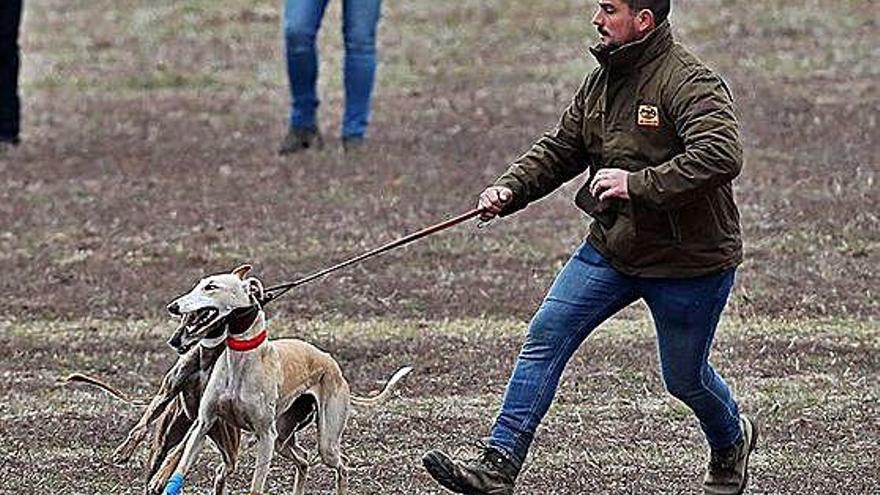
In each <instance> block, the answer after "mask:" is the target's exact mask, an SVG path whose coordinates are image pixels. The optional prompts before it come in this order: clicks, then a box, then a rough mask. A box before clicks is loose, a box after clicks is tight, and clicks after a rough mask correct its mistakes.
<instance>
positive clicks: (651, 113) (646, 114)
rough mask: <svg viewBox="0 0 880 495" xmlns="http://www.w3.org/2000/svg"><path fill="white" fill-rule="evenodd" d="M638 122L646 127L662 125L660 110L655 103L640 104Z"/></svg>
mask: <svg viewBox="0 0 880 495" xmlns="http://www.w3.org/2000/svg"><path fill="white" fill-rule="evenodd" d="M638 124H639V125H641V126H645V127H660V110H658V109H657V107H655V106H654V105H639V120H638Z"/></svg>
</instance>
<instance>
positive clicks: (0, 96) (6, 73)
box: [0, 0, 22, 143]
mask: <svg viewBox="0 0 880 495" xmlns="http://www.w3.org/2000/svg"><path fill="white" fill-rule="evenodd" d="M21 10H22V0H3V1H2V2H0V142H5V143H17V142H18V138H19V128H20V119H21V103H20V101H19V97H18V72H19V66H20V55H19V46H18V31H19V27H20V24H21Z"/></svg>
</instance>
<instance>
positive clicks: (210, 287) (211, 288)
mask: <svg viewBox="0 0 880 495" xmlns="http://www.w3.org/2000/svg"><path fill="white" fill-rule="evenodd" d="M219 288H220V287H218V286H217V284H208V285H206V286H205V287H204V288H203V289H202V290H204V291H207V292H210V291H212V290H217V289H219Z"/></svg>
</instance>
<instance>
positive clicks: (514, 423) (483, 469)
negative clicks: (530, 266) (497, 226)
mask: <svg viewBox="0 0 880 495" xmlns="http://www.w3.org/2000/svg"><path fill="white" fill-rule="evenodd" d="M598 4H599V7H598V10H597V12H596V14H595V16H594V17H593V24H594V25H595V26H596V28H597V29H598V31H599V34H600V35H601V40H600V42H599V44H598V45H596V46H595V47H593V48H591V51H592V53H593V55H594V56H595V57H596V59H597V60H598V61H599V66H598V67H597V68H596V69H595V70H594V71H593V72H592V73H591V74H590V75H589V76H587V78H586V80H585V81H584V83H583V84H582V85H581V87H580V89H579V90H578V91H577V93H576V94H575V96H574V99H573V100H572V102H571V103H570V105H569V106H568V108H567V109H566V110H565V112H564V113H563V115H562V117H561V119H560V121H559V124H558V125H557V126H556V128H555V129H554V130H553V131H552V132H549V133H547V134H546V135H544V136H543V137H541V138H540V139H539V140H538V141H537V142H536V143H535V144H534V145H533V146H532V147H531V149H530V150H529V151H528V152H526V153H525V154H524V155H523V156H521V157H520V158H519V159H517V160H516V161H515V162H514V163H513V164H512V165H511V166H510V167H509V168H508V170H507V172H506V173H505V174H503V175H502V176H501V177H500V178H499V179H498V180H497V181H496V182H495V184H494V185H493V186H491V187H489V188H487V189H486V190H485V191H483V193H482V194H481V196H480V200H479V205H480V207H482V208H484V209H485V213H484V215H483V218H484V219H486V220H488V219H491V218H493V217H494V216H496V215H509V214H511V213H513V212H515V211H518V210H519V209H522V208H524V207H526V205H528V204H529V203H531V202H532V201H535V200H537V199H539V198H541V197H543V196H545V195H547V194H549V193H550V192H551V191H553V190H555V189H556V188H558V187H559V186H560V185H562V184H563V183H565V182H566V181H568V180H570V179H572V178H574V177H576V176H578V175H580V174H582V173H584V172H588V173H589V179H588V181H587V182H586V183H585V185H584V187H583V188H581V190H580V191H579V192H578V193H577V195H576V198H575V203H576V204H577V206H578V207H580V208H581V209H582V210H583V211H584V212H586V213H587V214H588V215H590V216H591V217H592V218H593V222H592V224H591V226H590V231H589V235H588V236H587V239H586V242H585V243H584V244H583V245H582V246H581V247H580V248H579V249H578V250H577V251H576V252H575V253H574V255H573V256H572V257H571V259H570V260H569V261H568V263H567V264H566V265H565V267H564V268H563V269H562V271H561V272H560V273H559V274H558V275H557V278H556V280H555V281H554V283H553V285H552V287H551V288H550V291H549V293H548V294H547V296H546V298H545V300H544V302H543V303H542V305H541V307H540V308H539V309H538V311H537V313H536V314H535V316H534V318H533V319H532V322H531V324H530V325H529V331H528V335H527V337H526V340H525V343H524V344H523V347H522V350H521V352H520V354H519V356H518V358H517V361H516V365H515V368H514V370H513V373H512V375H511V377H510V381H509V382H508V385H507V391H506V393H505V396H504V400H503V404H502V406H501V410H500V412H499V414H498V417H497V419H496V421H495V424H494V426H493V428H492V430H491V434H490V437H489V440H488V444H487V445H486V447H485V448H484V451H483V452H482V454H481V455H480V456H479V457H478V458H476V459H473V460H470V461H461V460H454V459H452V458H450V457H449V456H447V455H446V454H444V453H443V452H441V451H439V450H432V451H430V452H428V453H427V454H425V456H424V458H423V462H424V464H425V467H426V468H427V470H428V472H429V473H430V474H431V475H432V476H433V477H434V479H436V480H437V481H438V482H439V483H440V484H442V485H443V486H445V487H446V488H448V489H450V490H452V491H455V492H457V493H467V494H512V493H513V487H514V482H515V480H516V477H517V475H518V474H519V471H520V468H521V466H522V464H523V462H524V461H525V458H526V454H527V452H528V449H529V446H530V445H531V442H532V440H533V437H534V433H535V431H536V429H537V427H538V424H539V423H540V421H541V419H542V418H543V417H544V414H545V413H546V412H547V409H548V408H549V406H550V403H551V402H552V400H553V396H554V394H555V391H556V388H557V386H558V384H559V378H560V375H561V374H562V371H563V369H564V368H565V365H566V363H567V362H568V360H569V358H570V357H571V355H572V354H573V353H574V351H575V350H576V349H577V348H578V347H579V345H580V344H581V343H582V342H583V341H584V339H586V338H587V336H588V335H589V334H590V333H591V332H592V331H593V330H594V329H595V328H596V327H597V326H598V325H599V324H601V323H602V322H603V321H605V320H606V319H608V318H609V317H611V316H612V315H614V314H615V313H616V312H618V311H619V310H620V309H622V308H624V307H626V306H627V305H629V304H630V303H632V302H634V301H636V300H638V299H643V300H644V301H645V302H646V303H647V305H648V307H649V308H650V311H651V314H652V316H653V319H654V322H655V325H656V330H657V342H658V349H659V355H660V361H661V368H662V375H663V381H664V384H665V386H666V388H667V390H668V391H669V392H670V393H671V394H672V395H674V396H675V397H677V398H678V399H680V400H681V401H682V402H684V403H685V404H687V406H688V407H690V409H692V410H693V412H694V414H695V415H696V416H697V419H698V420H699V423H700V427H701V428H702V430H703V433H704V434H705V437H706V440H707V443H708V444H709V447H710V460H709V464H708V468H707V470H706V476H705V478H704V481H703V488H704V490H705V493H709V494H737V493H742V492H743V491H744V489H745V485H746V482H747V479H748V475H747V468H748V459H749V454H750V453H751V451H752V450H753V449H754V445H755V441H756V438H757V430H756V429H755V428H754V426H753V424H752V422H751V421H749V420H748V419H747V418H746V417H745V416H743V415H741V414H740V413H739V410H738V407H737V403H736V400H735V399H734V397H733V394H732V393H731V391H730V389H729V388H728V386H727V385H726V384H725V382H724V380H723V379H722V378H721V376H720V375H719V374H718V373H717V372H716V371H715V370H714V369H713V367H712V366H711V365H710V364H709V362H708V357H709V349H710V347H711V344H712V340H713V338H714V335H715V329H716V326H717V324H718V320H719V317H720V314H721V311H722V310H723V308H724V306H725V304H726V302H727V297H728V294H729V293H730V290H731V287H732V285H733V281H734V272H735V269H736V266H737V265H738V264H739V263H740V262H741V261H742V240H741V235H740V224H739V213H738V211H737V208H736V205H735V204H734V199H733V190H732V186H731V181H732V180H733V179H734V178H735V177H736V176H737V175H738V174H739V172H740V169H741V166H742V149H741V146H740V143H739V130H738V124H737V120H736V116H735V112H734V106H733V101H732V97H731V94H730V91H729V90H728V88H727V86H726V85H725V83H724V81H722V79H721V78H720V77H718V76H717V75H716V74H715V73H714V72H712V71H711V70H710V69H709V68H707V67H706V66H705V65H703V64H702V63H701V62H700V61H699V60H698V59H697V58H696V57H695V56H694V55H693V54H691V53H690V52H688V51H687V50H686V49H685V48H683V47H681V46H680V45H678V44H676V43H675V42H673V39H672V34H671V30H670V27H669V23H668V21H667V20H666V17H667V15H668V13H669V1H668V0H665V1H661V0H599V2H598Z"/></svg>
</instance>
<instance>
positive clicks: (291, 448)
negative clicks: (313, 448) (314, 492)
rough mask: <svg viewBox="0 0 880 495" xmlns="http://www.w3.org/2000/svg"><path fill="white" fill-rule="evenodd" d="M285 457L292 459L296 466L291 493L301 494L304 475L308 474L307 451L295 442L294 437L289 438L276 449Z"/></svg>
mask: <svg viewBox="0 0 880 495" xmlns="http://www.w3.org/2000/svg"><path fill="white" fill-rule="evenodd" d="M278 453H279V454H281V455H282V456H283V457H284V458H285V459H290V460H291V461H293V464H294V467H295V468H296V479H295V480H294V482H293V495H303V494H305V492H306V476H308V474H309V453H308V452H306V449H304V448H302V447H300V446H299V445H297V443H296V438H294V437H293V436H291V437H290V440H288V441H287V443H286V444H285V445H284V446H283V447H282V448H281V450H279V451H278Z"/></svg>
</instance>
